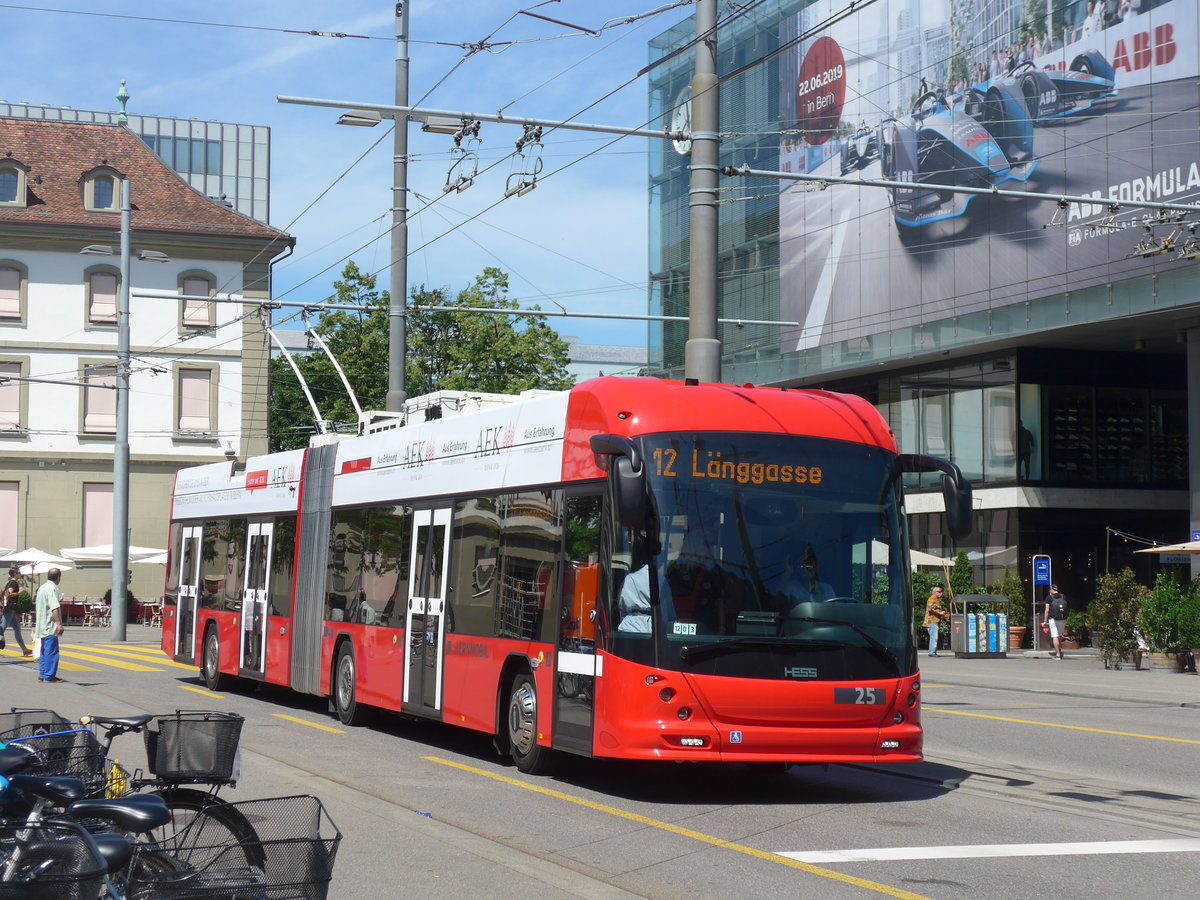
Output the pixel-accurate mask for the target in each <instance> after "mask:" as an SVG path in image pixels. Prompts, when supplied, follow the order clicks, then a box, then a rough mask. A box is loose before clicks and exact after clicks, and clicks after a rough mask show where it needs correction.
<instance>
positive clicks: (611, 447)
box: [590, 434, 647, 528]
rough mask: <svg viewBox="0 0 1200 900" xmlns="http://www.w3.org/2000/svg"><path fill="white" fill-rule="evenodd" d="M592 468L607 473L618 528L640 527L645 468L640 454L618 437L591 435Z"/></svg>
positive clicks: (643, 520) (631, 443) (644, 505)
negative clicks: (614, 504) (614, 499)
mask: <svg viewBox="0 0 1200 900" xmlns="http://www.w3.org/2000/svg"><path fill="white" fill-rule="evenodd" d="M590 444H591V448H592V453H594V454H595V455H596V465H597V466H599V467H600V468H601V469H603V470H604V471H605V472H608V475H609V478H610V479H611V480H612V481H613V486H614V489H615V490H614V496H615V497H616V501H617V507H618V509H617V518H618V520H619V521H620V523H621V524H622V525H628V526H630V527H631V528H641V527H643V526H644V525H645V524H646V510H647V498H646V467H645V466H643V465H642V451H641V448H639V447H638V445H637V444H636V443H635V442H634V441H633V440H631V439H630V438H627V437H625V436H624V435H621V434H594V435H592V437H591V439H590Z"/></svg>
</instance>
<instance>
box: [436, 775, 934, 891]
mask: <svg viewBox="0 0 1200 900" xmlns="http://www.w3.org/2000/svg"><path fill="white" fill-rule="evenodd" d="M423 758H424V759H426V760H428V761H429V762H434V763H438V764H439V765H443V766H450V767H451V768H453V769H461V770H462V771H464V772H470V773H471V774H472V775H482V776H483V777H484V778H490V779H492V780H493V781H499V782H502V783H504V784H510V785H512V786H514V787H519V788H524V789H525V790H527V791H533V792H534V793H537V794H543V795H545V796H547V797H553V798H555V799H556V800H563V801H565V802H567V803H574V804H575V805H576V806H583V807H586V808H587V809H591V810H595V811H596V812H602V813H607V814H608V815H610V816H616V817H617V818H620V819H628V820H629V821H631V822H637V823H638V824H639V825H645V826H647V827H649V828H657V829H659V830H660V831H668V832H670V833H671V834H677V835H679V836H680V837H686V838H690V839H692V840H694V841H700V842H701V843H705V844H711V845H712V846H714V847H721V848H722V849H724V850H732V851H733V852H735V853H743V854H745V855H746V856H752V857H754V858H755V859H761V860H765V861H766V862H771V863H775V864H777V865H781V866H787V867H788V868H790V869H799V870H800V871H801V872H807V873H808V874H810V875H817V876H819V877H821V878H829V879H831V880H833V881H840V882H842V883H843V884H850V885H853V886H855V887H860V888H863V889H864V890H868V891H874V892H875V893H877V894H885V895H887V896H888V897H899V898H901V900H929V898H927V897H925V896H924V895H923V894H914V893H912V892H911V891H905V890H901V889H900V888H895V887H892V886H891V885H887V884H880V883H879V882H876V881H867V880H866V879H865V878H856V877H854V876H853V875H844V874H842V873H841V872H835V871H833V870H832V869H824V868H821V867H820V866H814V865H812V864H810V863H804V862H800V861H799V860H795V859H788V858H787V857H786V856H780V855H779V854H778V853H770V852H768V851H766V850H756V849H755V848H753V847H747V846H746V845H745V844H738V843H735V842H733V841H726V840H722V839H721V838H718V837H713V836H712V835H711V834H704V833H703V832H701V831H693V830H692V829H690V828H683V827H681V826H679V825H672V824H671V823H670V822H663V821H661V820H659V819H651V818H650V817H649V816H643V815H639V814H638V813H634V812H629V811H627V810H624V809H618V808H617V807H615V806H605V805H604V804H603V803H594V802H592V801H591V800H584V799H583V798H582V797H573V796H571V795H570V794H564V793H563V792H562V791H556V790H554V789H553V788H548V787H542V786H541V785H538V784H529V783H527V782H524V781H518V780H517V779H515V778H509V777H508V776H506V775H497V774H496V773H494V772H488V771H485V770H484V769H476V768H475V767H474V766H467V765H463V764H462V763H458V762H453V761H451V760H448V759H440V758H438V757H436V756H426V757H423Z"/></svg>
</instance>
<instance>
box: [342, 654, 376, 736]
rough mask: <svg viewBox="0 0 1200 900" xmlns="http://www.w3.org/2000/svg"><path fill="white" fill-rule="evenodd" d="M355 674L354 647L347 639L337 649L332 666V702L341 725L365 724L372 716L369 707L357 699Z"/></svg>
mask: <svg viewBox="0 0 1200 900" xmlns="http://www.w3.org/2000/svg"><path fill="white" fill-rule="evenodd" d="M357 674H358V667H357V666H356V665H355V663H354V648H353V647H351V646H350V642H349V641H347V642H346V643H345V644H343V645H342V649H341V650H339V651H338V657H337V664H336V665H335V666H334V668H333V704H334V706H335V707H337V714H338V718H339V719H341V721H342V724H343V725H366V724H367V723H368V722H369V721H371V718H372V716H371V713H372V710H371V707H369V706H365V705H364V704H362V703H360V702H359V701H358V693H357V687H356V686H355V681H356V680H357V677H356V676H357Z"/></svg>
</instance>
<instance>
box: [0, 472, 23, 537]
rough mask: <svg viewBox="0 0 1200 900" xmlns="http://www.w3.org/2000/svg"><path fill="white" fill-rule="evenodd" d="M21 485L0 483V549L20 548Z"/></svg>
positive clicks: (8, 482) (15, 482)
mask: <svg viewBox="0 0 1200 900" xmlns="http://www.w3.org/2000/svg"><path fill="white" fill-rule="evenodd" d="M20 511H21V483H20V482H19V481H0V547H20V546H23V545H22V543H21V541H19V540H17V538H18V537H19V535H18V526H19V524H20V522H21V518H20V515H19V514H20Z"/></svg>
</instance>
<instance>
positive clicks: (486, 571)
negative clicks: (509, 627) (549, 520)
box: [448, 497, 500, 636]
mask: <svg viewBox="0 0 1200 900" xmlns="http://www.w3.org/2000/svg"><path fill="white" fill-rule="evenodd" d="M452 534H453V538H452V540H453V541H454V547H453V551H452V552H451V554H450V565H452V566H454V567H455V571H454V573H453V577H452V578H451V580H450V583H451V584H453V585H454V586H455V588H454V593H453V594H452V595H451V598H450V604H451V607H452V610H453V620H454V624H453V627H452V628H451V629H450V630H452V631H455V632H457V633H459V634H474V635H481V636H487V635H491V633H492V626H493V624H494V613H493V609H494V607H495V602H496V594H497V591H496V572H497V564H498V561H499V555H500V518H499V516H498V515H497V513H496V498H495V497H473V498H471V499H470V500H460V501H458V503H457V504H456V505H455V507H454V525H453V528H452ZM448 624H449V623H448Z"/></svg>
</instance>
